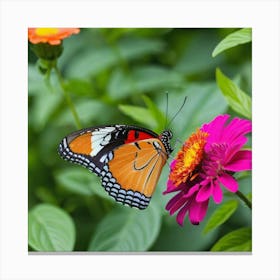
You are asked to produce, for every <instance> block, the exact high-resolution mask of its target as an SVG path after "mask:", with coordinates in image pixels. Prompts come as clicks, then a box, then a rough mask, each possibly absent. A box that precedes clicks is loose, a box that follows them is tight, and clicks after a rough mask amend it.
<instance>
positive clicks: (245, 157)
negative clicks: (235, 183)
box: [224, 150, 252, 172]
mask: <svg viewBox="0 0 280 280" xmlns="http://www.w3.org/2000/svg"><path fill="white" fill-rule="evenodd" d="M224 168H225V169H226V170H229V171H234V172H238V171H244V170H252V151H247V150H246V151H239V152H237V153H236V154H235V155H234V157H232V159H231V160H230V162H228V163H227V164H225V166H224Z"/></svg>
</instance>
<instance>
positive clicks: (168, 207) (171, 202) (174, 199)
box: [165, 192, 182, 210]
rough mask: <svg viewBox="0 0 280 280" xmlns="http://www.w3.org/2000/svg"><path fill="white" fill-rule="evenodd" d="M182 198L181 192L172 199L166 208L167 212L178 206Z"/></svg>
mask: <svg viewBox="0 0 280 280" xmlns="http://www.w3.org/2000/svg"><path fill="white" fill-rule="evenodd" d="M181 197H182V192H179V193H178V194H176V195H175V196H174V197H172V198H171V199H170V200H169V201H168V203H167V204H166V206H165V209H166V210H170V209H171V208H172V207H173V206H174V204H176V202H177V201H178V200H179V199H180V198H181Z"/></svg>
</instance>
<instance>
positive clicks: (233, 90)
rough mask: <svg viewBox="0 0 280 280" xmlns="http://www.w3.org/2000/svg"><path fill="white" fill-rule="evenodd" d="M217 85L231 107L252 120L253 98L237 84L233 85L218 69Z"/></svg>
mask: <svg viewBox="0 0 280 280" xmlns="http://www.w3.org/2000/svg"><path fill="white" fill-rule="evenodd" d="M216 80H217V84H218V86H219V88H220V90H221V92H222V94H223V95H224V97H225V99H226V100H227V103H228V104H229V106H230V107H231V108H232V109H233V110H234V111H235V112H237V113H239V114H241V115H243V116H245V117H246V118H249V119H251V118H252V101H251V97H250V96H249V95H247V94H246V93H245V92H244V91H242V90H241V89H240V88H239V87H238V86H237V85H236V84H235V83H233V82H232V81H231V80H230V79H229V78H228V77H227V76H225V75H224V74H223V73H222V71H221V70H220V69H219V68H217V69H216Z"/></svg>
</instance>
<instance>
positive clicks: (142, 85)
mask: <svg viewBox="0 0 280 280" xmlns="http://www.w3.org/2000/svg"><path fill="white" fill-rule="evenodd" d="M183 80H184V79H183V76H182V75H181V74H179V73H177V72H175V71H172V70H169V69H167V68H164V67H159V66H154V65H148V66H139V67H137V68H135V69H132V71H131V72H130V73H127V72H124V71H122V70H120V69H118V70H116V71H115V72H113V74H112V77H111V80H110V81H109V84H108V89H107V91H108V94H109V95H110V96H111V97H112V99H115V100H116V99H121V98H125V97H127V96H130V95H134V94H137V93H144V92H148V91H154V90H163V92H165V91H166V90H167V89H168V88H172V87H179V86H180V85H181V84H182V83H183Z"/></svg>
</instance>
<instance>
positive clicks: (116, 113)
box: [28, 28, 252, 251]
mask: <svg viewBox="0 0 280 280" xmlns="http://www.w3.org/2000/svg"><path fill="white" fill-rule="evenodd" d="M236 30H238V29H231V28H226V29H223V28H218V29H183V28H182V29H171V28H168V29H167V28H157V29H153V28H147V29H142V28H126V29H124V28H111V29H81V32H80V33H79V34H78V35H73V36H71V37H69V38H67V39H65V40H64V42H63V46H64V51H63V54H62V56H61V57H60V58H59V59H58V66H59V69H60V70H61V72H62V75H63V77H64V83H65V84H64V86H65V89H66V90H67V91H68V93H69V95H70V96H71V99H72V101H73V103H74V106H75V108H76V110H77V112H78V115H79V117H80V120H81V123H82V127H84V128H85V127H90V126H96V125H103V124H116V123H119V124H135V125H140V126H145V127H147V128H149V129H152V130H154V131H156V132H157V133H160V132H161V131H162V130H163V129H164V124H165V118H166V116H165V108H166V94H165V93H166V92H168V94H169V100H168V106H169V111H168V116H167V117H168V119H170V118H171V117H172V115H174V114H175V113H176V112H177V110H178V109H179V107H180V106H181V104H182V101H183V99H184V97H185V96H188V99H187V102H186V105H185V106H184V108H183V109H182V111H181V112H180V114H179V115H178V116H177V117H176V119H175V120H174V121H173V122H172V124H171V127H170V129H171V130H172V131H173V134H174V141H173V144H175V151H174V152H173V156H175V155H176V152H177V151H178V149H179V147H180V142H178V141H177V142H176V139H179V140H180V141H184V140H185V139H186V138H187V137H188V136H189V135H190V133H192V132H193V131H194V130H195V129H196V128H197V127H199V126H201V124H203V123H205V122H209V121H210V120H212V119H213V118H214V117H215V116H216V115H218V114H221V113H229V114H231V115H232V116H240V115H238V114H237V113H236V112H234V111H233V110H232V109H231V108H230V107H229V106H228V103H227V101H226V99H225V98H224V96H223V95H222V94H221V91H220V90H219V87H218V86H217V83H216V78H215V71H216V68H217V67H218V68H220V69H221V70H222V72H223V73H224V74H225V75H226V76H228V77H229V78H230V79H231V80H232V81H234V82H235V83H236V84H237V85H238V86H239V87H240V88H241V89H242V90H244V91H245V92H246V93H248V94H249V95H250V94H251V86H252V85H251V64H252V61H251V43H248V44H242V45H239V46H237V47H234V48H231V49H228V50H226V51H224V52H222V53H221V54H219V55H217V56H216V57H214V58H213V57H212V55H211V54H212V52H213V50H214V48H215V47H216V46H217V44H218V43H219V42H220V41H221V40H222V39H223V38H224V37H226V36H227V35H228V34H230V33H232V32H234V31H236ZM36 61H37V58H36V56H35V55H34V54H33V52H32V50H31V49H30V48H29V61H28V102H29V103H28V106H29V112H28V199H29V200H28V207H29V210H30V215H29V223H30V220H31V221H34V220H36V221H37V229H36V226H35V227H32V228H29V245H30V246H29V250H30V251H33V250H37V251H72V250H74V251H88V250H89V251H209V250H210V249H211V247H212V246H213V244H215V242H216V241H217V240H218V239H219V238H221V237H222V236H223V235H225V234H226V233H228V232H230V231H233V230H235V229H238V228H241V227H250V226H251V212H250V210H249V209H248V208H246V207H245V206H244V205H242V204H240V205H239V206H238V209H237V211H236V212H235V213H234V214H233V215H232V216H231V218H230V219H229V220H227V221H226V222H225V223H224V224H222V225H221V226H220V227H217V228H215V229H214V230H212V231H211V232H209V233H207V234H204V233H203V228H204V226H205V224H206V223H207V220H208V219H209V217H210V216H211V213H213V211H214V210H215V209H216V207H217V205H215V204H214V203H212V202H211V203H210V207H209V210H208V212H207V216H206V218H205V220H204V221H203V222H202V223H201V224H200V225H199V226H193V225H191V224H190V222H189V221H188V219H187V218H186V220H185V223H184V226H183V227H180V226H179V225H178V224H177V223H176V219H175V216H169V214H168V212H167V211H165V209H164V207H165V205H166V203H167V201H168V200H169V199H170V198H171V197H172V195H166V196H163V195H162V192H163V191H164V189H165V187H166V181H167V178H168V171H169V168H168V164H167V165H166V166H165V167H164V170H163V172H162V175H161V178H160V181H159V183H158V186H157V189H156V192H155V194H154V196H153V199H152V200H151V203H150V206H149V207H148V208H147V209H146V210H144V211H139V210H138V209H133V208H129V207H125V206H122V205H119V204H117V203H116V202H115V201H114V200H113V199H112V198H111V197H109V196H108V195H107V194H106V193H105V191H104V190H103V188H102V187H101V184H100V181H99V179H98V178H97V177H96V176H95V175H94V174H91V173H90V172H89V171H88V170H86V169H84V168H83V167H80V166H78V165H73V164H71V163H68V162H65V161H63V160H62V159H61V158H60V157H59V155H58V153H57V148H58V144H59V143H60V141H61V139H62V138H63V137H64V136H65V135H67V134H69V133H70V132H72V131H75V130H77V127H76V126H75V122H74V119H73V116H72V114H71V111H70V110H69V107H68V106H67V103H66V101H65V99H64V96H63V94H62V89H61V87H60V85H59V82H58V80H57V78H56V76H55V74H54V73H52V75H51V76H50V80H49V81H46V79H45V77H44V75H42V74H41V73H40V71H39V70H38V67H37V65H36ZM131 106H137V107H131ZM240 117H243V116H240ZM239 184H240V187H239V189H240V190H241V191H242V192H243V193H245V194H247V193H250V191H251V176H250V174H249V175H248V174H247V175H246V174H245V175H244V176H242V177H241V178H240V181H239ZM232 197H233V196H231V195H227V194H225V201H227V200H230V199H232ZM44 207H45V208H44ZM40 211H41V212H40ZM40 213H43V214H42V217H45V216H46V215H47V216H48V217H45V220H48V219H49V221H50V223H46V224H44V226H45V228H44V230H45V233H44V234H43V236H40V238H39V237H38V236H37V237H34V236H33V237H32V236H31V235H32V234H33V230H34V235H36V230H37V231H39V225H38V223H39V222H38V221H40V217H41V216H40ZM44 215H45V216H44ZM52 215H53V216H52ZM60 215H61V216H60ZM42 219H43V220H44V218H42ZM42 223H43V222H42ZM52 227H53V228H54V229H55V228H56V229H58V228H60V227H61V231H60V233H58V237H57V239H56V241H57V240H60V239H59V238H61V240H64V241H63V242H64V243H65V244H64V243H63V242H62V241H57V243H55V242H56V241H53V240H51V238H50V237H49V236H48V234H49V232H51V231H52V229H53V228H52ZM34 228H35V229H34ZM30 231H31V232H30Z"/></svg>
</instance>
